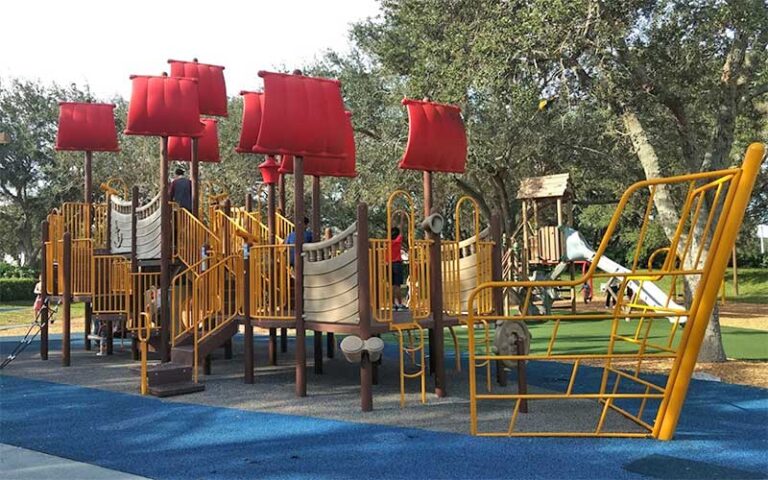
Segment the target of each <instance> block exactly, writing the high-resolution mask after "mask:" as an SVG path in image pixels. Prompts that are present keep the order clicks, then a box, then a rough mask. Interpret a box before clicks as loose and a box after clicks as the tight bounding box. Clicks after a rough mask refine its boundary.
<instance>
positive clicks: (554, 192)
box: [517, 173, 573, 200]
mask: <svg viewBox="0 0 768 480" xmlns="http://www.w3.org/2000/svg"><path fill="white" fill-rule="evenodd" d="M572 195H573V186H572V185H571V174H570V173H558V174H557V175H545V176H543V177H528V178H524V179H523V180H522V181H521V182H520V189H519V190H518V191H517V199H518V200H536V199H547V198H562V197H570V196H572Z"/></svg>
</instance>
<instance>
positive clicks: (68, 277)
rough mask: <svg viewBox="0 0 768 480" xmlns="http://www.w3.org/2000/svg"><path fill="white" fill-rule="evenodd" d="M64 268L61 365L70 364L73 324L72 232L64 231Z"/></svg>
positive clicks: (66, 365)
mask: <svg viewBox="0 0 768 480" xmlns="http://www.w3.org/2000/svg"><path fill="white" fill-rule="evenodd" d="M62 268H63V269H64V281H63V283H64V285H63V287H62V292H61V296H62V297H63V298H62V303H61V307H62V308H63V309H64V315H63V319H64V322H63V323H64V324H63V326H62V335H61V365H62V366H63V367H68V366H70V364H71V363H70V347H71V345H70V332H71V330H70V329H71V325H72V309H71V305H72V234H71V233H69V232H64V252H63V254H62Z"/></svg>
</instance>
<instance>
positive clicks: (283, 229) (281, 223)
mask: <svg viewBox="0 0 768 480" xmlns="http://www.w3.org/2000/svg"><path fill="white" fill-rule="evenodd" d="M295 229H296V226H295V225H294V224H293V222H292V221H290V220H289V219H288V218H287V217H284V216H283V215H282V214H280V213H275V235H277V236H278V237H280V238H281V239H282V241H285V239H286V238H288V235H289V234H290V233H291V232H293V231H294V230H295Z"/></svg>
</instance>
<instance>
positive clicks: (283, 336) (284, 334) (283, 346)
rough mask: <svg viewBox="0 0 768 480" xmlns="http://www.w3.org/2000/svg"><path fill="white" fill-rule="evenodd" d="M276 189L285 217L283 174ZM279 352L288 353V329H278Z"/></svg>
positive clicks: (281, 210)
mask: <svg viewBox="0 0 768 480" xmlns="http://www.w3.org/2000/svg"><path fill="white" fill-rule="evenodd" d="M278 187H279V191H280V196H279V198H278V205H277V208H278V209H279V210H280V213H281V214H282V215H286V211H285V174H282V173H281V174H280V176H279V177H278ZM280 351H281V352H283V353H285V352H287V351H288V329H287V328H281V329H280ZM275 358H277V357H275Z"/></svg>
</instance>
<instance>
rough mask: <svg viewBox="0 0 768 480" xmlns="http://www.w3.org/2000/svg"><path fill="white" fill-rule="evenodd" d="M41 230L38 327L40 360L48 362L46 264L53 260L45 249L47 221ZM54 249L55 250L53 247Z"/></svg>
mask: <svg viewBox="0 0 768 480" xmlns="http://www.w3.org/2000/svg"><path fill="white" fill-rule="evenodd" d="M41 230H42V232H43V249H42V250H41V251H40V264H41V265H42V268H41V269H40V298H41V299H42V301H43V308H42V310H40V325H42V327H40V359H41V360H48V318H49V312H48V302H47V299H48V286H47V285H48V262H49V261H51V262H52V261H53V259H49V258H48V252H47V249H46V247H45V244H46V242H48V240H49V229H48V220H43V223H42V224H41ZM54 248H56V246H55V245H54ZM51 271H53V269H51ZM53 293H55V292H53Z"/></svg>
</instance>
